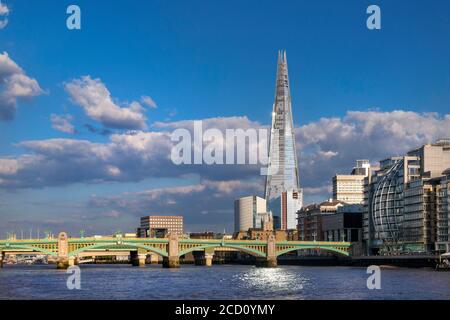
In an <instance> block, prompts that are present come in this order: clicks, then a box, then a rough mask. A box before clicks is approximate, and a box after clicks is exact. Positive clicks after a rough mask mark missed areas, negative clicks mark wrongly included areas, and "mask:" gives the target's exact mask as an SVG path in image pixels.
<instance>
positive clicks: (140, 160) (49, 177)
mask: <svg viewBox="0 0 450 320" xmlns="http://www.w3.org/2000/svg"><path fill="white" fill-rule="evenodd" d="M192 126H193V121H192V120H189V121H177V122H168V123H162V122H160V123H155V124H154V125H153V126H152V128H153V130H154V131H150V132H144V131H137V132H134V133H133V134H112V135H111V136H110V137H109V141H108V142H107V143H94V142H90V141H86V140H75V139H50V140H37V141H24V142H21V143H19V146H20V147H23V148H25V149H26V154H23V155H21V156H15V157H9V158H3V159H2V158H0V179H1V180H0V187H1V188H27V187H42V186H52V185H63V184H71V183H76V182H82V183H102V182H108V181H140V180H142V179H145V178H151V177H158V178H164V177H180V176H185V175H192V174H194V175H197V176H198V177H200V178H201V179H203V180H204V182H203V183H204V185H205V187H206V188H208V185H207V183H208V181H234V182H226V183H224V182H223V183H222V184H221V183H218V184H217V185H216V187H215V189H214V190H218V188H220V193H224V194H225V193H233V192H234V190H240V189H241V186H240V185H239V184H238V182H236V181H242V182H246V181H248V180H251V179H259V180H258V183H259V184H261V185H263V184H264V177H261V176H259V167H258V166H250V165H179V166H177V165H174V164H173V163H172V161H171V159H170V154H171V149H172V147H173V145H174V142H172V141H171V139H170V138H171V132H172V131H173V130H175V129H177V128H186V129H188V130H192ZM261 127H263V126H262V125H261V124H259V123H258V122H254V121H251V120H249V119H248V118H246V117H228V118H211V119H206V120H204V121H203V128H204V130H206V129H209V128H217V129H219V130H220V131H222V132H223V131H224V130H226V129H233V128H234V129H236V128H241V129H247V128H255V129H257V128H261ZM445 137H447V138H448V137H450V115H445V116H439V115H438V114H434V113H424V114H422V113H416V112H409V111H401V110H399V111H392V112H380V111H367V112H348V113H347V114H346V115H345V116H344V117H342V118H321V119H319V120H318V121H315V122H311V123H309V124H306V125H304V126H301V127H298V128H296V141H297V144H298V150H299V157H298V159H299V166H300V180H301V184H302V186H303V187H304V188H306V190H305V194H306V196H307V197H310V196H320V197H322V198H324V199H325V198H327V197H328V196H329V190H330V189H329V186H330V184H331V177H332V176H333V175H334V174H336V173H348V172H350V170H351V168H352V167H353V166H354V164H355V160H357V159H369V160H370V161H371V162H376V161H378V160H381V159H383V158H385V157H388V156H392V155H400V154H404V153H405V152H407V151H408V150H410V149H412V148H415V147H417V146H420V145H421V144H423V143H428V142H433V141H435V140H436V139H439V138H445ZM249 148H250V149H251V150H255V149H256V146H254V145H253V146H249ZM212 196H213V197H214V195H212ZM173 200H174V201H175V199H173Z"/></svg>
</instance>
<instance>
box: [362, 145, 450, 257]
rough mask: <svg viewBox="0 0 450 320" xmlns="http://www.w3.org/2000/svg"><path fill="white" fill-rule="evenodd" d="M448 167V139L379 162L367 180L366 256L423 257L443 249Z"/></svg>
mask: <svg viewBox="0 0 450 320" xmlns="http://www.w3.org/2000/svg"><path fill="white" fill-rule="evenodd" d="M449 167H450V140H439V141H437V142H435V143H433V144H426V145H423V146H421V147H419V148H417V149H414V150H411V151H409V152H408V153H407V154H406V155H404V156H401V157H391V158H387V159H385V160H382V161H380V169H379V170H377V171H375V172H374V173H373V174H371V175H369V176H368V177H366V178H365V188H364V203H363V206H364V210H363V211H364V216H363V240H364V246H365V252H366V254H369V255H371V254H404V253H410V254H411V253H416V254H422V253H432V252H434V251H435V250H436V247H439V245H440V248H446V246H447V244H448V206H446V205H445V199H446V196H445V192H446V191H445V187H446V179H447V176H446V174H445V172H447V171H446V169H447V168H449ZM438 204H440V206H438ZM445 210H447V211H445ZM438 212H439V214H438ZM446 230H447V231H446ZM446 236H447V238H446ZM439 237H440V238H439ZM438 239H442V240H444V241H442V242H439V241H438ZM445 239H447V240H445ZM446 241H447V242H446ZM444 250H445V249H444Z"/></svg>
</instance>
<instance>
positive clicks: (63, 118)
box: [50, 114, 75, 134]
mask: <svg viewBox="0 0 450 320" xmlns="http://www.w3.org/2000/svg"><path fill="white" fill-rule="evenodd" d="M72 120H73V116H71V115H70V114H65V115H57V114H52V115H51V116H50V121H51V122H52V128H53V129H55V130H58V131H61V132H65V133H70V134H74V133H75V127H74V126H73V124H72V123H71V121H72Z"/></svg>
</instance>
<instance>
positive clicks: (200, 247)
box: [179, 243, 266, 257]
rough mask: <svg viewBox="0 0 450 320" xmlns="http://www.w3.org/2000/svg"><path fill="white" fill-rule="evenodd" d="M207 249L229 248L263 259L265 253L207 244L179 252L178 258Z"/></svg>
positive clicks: (218, 244)
mask: <svg viewBox="0 0 450 320" xmlns="http://www.w3.org/2000/svg"><path fill="white" fill-rule="evenodd" d="M208 248H230V249H236V250H239V251H242V252H244V253H248V254H250V255H252V256H256V257H265V256H266V253H265V252H261V251H259V250H255V249H251V248H246V247H241V246H239V245H232V244H228V243H226V244H224V245H222V244H220V243H214V244H207V245H202V246H198V247H192V248H189V249H186V250H183V251H180V252H179V256H180V257H181V256H182V255H185V254H188V253H190V252H193V251H200V250H204V249H208Z"/></svg>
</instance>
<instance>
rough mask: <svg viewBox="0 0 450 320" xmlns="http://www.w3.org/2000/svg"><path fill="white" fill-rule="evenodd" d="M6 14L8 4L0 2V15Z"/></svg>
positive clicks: (7, 12)
mask: <svg viewBox="0 0 450 320" xmlns="http://www.w3.org/2000/svg"><path fill="white" fill-rule="evenodd" d="M8 14H9V8H8V6H7V5H6V4H4V3H1V2H0V16H6V15H8Z"/></svg>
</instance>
